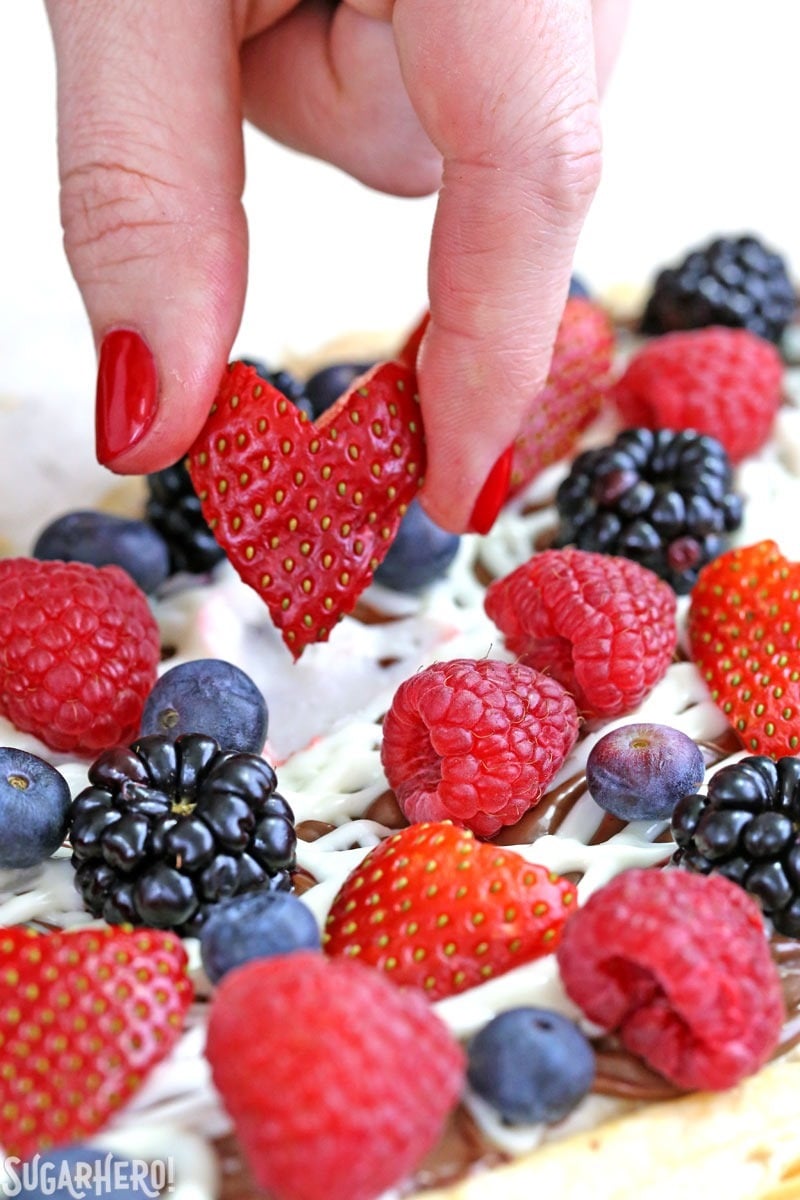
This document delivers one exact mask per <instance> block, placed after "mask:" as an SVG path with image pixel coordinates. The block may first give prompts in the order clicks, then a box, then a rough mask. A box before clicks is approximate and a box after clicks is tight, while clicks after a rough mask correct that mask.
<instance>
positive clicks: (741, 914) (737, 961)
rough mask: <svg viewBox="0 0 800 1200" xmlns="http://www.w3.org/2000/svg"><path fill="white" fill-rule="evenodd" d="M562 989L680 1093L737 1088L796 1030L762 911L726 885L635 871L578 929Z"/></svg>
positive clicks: (561, 954) (562, 949) (563, 949)
mask: <svg viewBox="0 0 800 1200" xmlns="http://www.w3.org/2000/svg"><path fill="white" fill-rule="evenodd" d="M558 965H559V967H560V970H561V978H562V980H563V982H564V986H565V987H566V989H567V992H568V994H569V996H570V997H571V999H572V1000H574V1001H575V1003H576V1004H578V1005H579V1006H580V1008H582V1009H583V1011H584V1013H585V1014H586V1016H587V1017H588V1018H589V1020H590V1021H593V1022H594V1023H595V1024H597V1025H600V1026H601V1028H603V1029H606V1030H612V1031H616V1032H617V1033H618V1035H619V1037H620V1040H621V1041H622V1044H623V1045H624V1046H625V1048H626V1049H627V1050H629V1051H630V1053H631V1054H635V1055H637V1056H638V1057H639V1058H642V1059H644V1061H645V1062H646V1063H647V1064H648V1065H649V1066H651V1067H652V1068H653V1069H654V1070H656V1071H658V1072H660V1074H662V1075H663V1076H664V1077H665V1078H667V1079H669V1080H671V1081H672V1082H673V1083H675V1084H677V1085H678V1087H681V1088H686V1089H687V1090H691V1089H698V1090H701V1089H710V1090H712V1091H716V1090H721V1089H723V1088H728V1087H732V1086H733V1085H734V1084H735V1083H738V1082H739V1081H740V1080H741V1079H744V1078H745V1076H747V1075H750V1074H752V1073H753V1072H754V1071H757V1070H758V1069H759V1068H760V1067H761V1066H763V1064H764V1063H765V1062H766V1061H767V1059H768V1058H769V1056H770V1054H771V1052H772V1051H773V1049H774V1048H775V1045H776V1043H777V1041H778V1037H779V1035H780V1031H781V1026H782V1024H783V1018H784V1008H783V996H782V991H781V984H780V979H779V976H778V972H777V969H776V967H775V966H774V964H773V961H772V958H771V956H770V950H769V943H768V941H767V939H766V937H765V935H764V928H763V922H762V918H761V914H760V912H759V911H758V906H757V905H756V904H755V902H754V901H753V900H751V899H750V897H749V896H748V895H746V893H745V892H743V891H742V889H741V888H739V887H737V886H736V885H735V884H733V883H731V882H730V881H729V880H727V879H723V878H722V877H721V876H719V875H711V876H705V875H692V874H690V873H689V872H688V871H672V870H666V871H655V870H645V869H637V870H632V871H624V872H623V873H622V874H621V875H618V876H617V877H616V878H615V879H612V881H611V882H610V883H608V884H606V886H605V887H603V888H600V890H599V891H597V892H595V893H594V894H593V895H592V896H590V898H589V899H588V900H587V901H586V903H585V905H584V906H583V907H582V908H581V909H579V910H578V911H577V912H576V913H575V915H574V916H573V917H572V919H571V920H570V921H569V922H568V924H567V927H566V929H565V930H564V936H563V939H562V941H561V945H560V946H559V949H558Z"/></svg>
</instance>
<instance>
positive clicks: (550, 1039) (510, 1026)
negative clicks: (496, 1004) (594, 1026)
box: [467, 1008, 595, 1125]
mask: <svg viewBox="0 0 800 1200" xmlns="http://www.w3.org/2000/svg"><path fill="white" fill-rule="evenodd" d="M467 1056H468V1061H467V1082H468V1083H469V1085H470V1087H471V1088H472V1090H473V1091H474V1092H476V1093H477V1094H478V1095H479V1096H480V1097H481V1099H482V1100H485V1101H486V1102H487V1104H490V1105H491V1106H492V1108H494V1109H495V1110H496V1111H497V1112H498V1113H499V1114H500V1116H501V1117H502V1118H503V1120H504V1121H505V1122H507V1123H508V1124H509V1125H527V1124H534V1123H537V1122H540V1121H543V1122H546V1123H547V1124H553V1123H554V1122H556V1121H560V1120H562V1119H563V1118H564V1117H566V1116H567V1114H568V1113H570V1112H572V1110H573V1108H574V1107H575V1105H576V1104H577V1103H578V1102H579V1101H580V1100H582V1099H583V1097H584V1096H585V1095H586V1093H587V1092H588V1091H589V1089H590V1087H591V1086H592V1083H593V1081H594V1075H595V1058H594V1051H593V1050H592V1047H591V1045H590V1043H589V1042H588V1040H587V1039H586V1038H585V1037H584V1035H583V1034H582V1033H581V1031H580V1029H578V1027H577V1025H576V1024H575V1023H574V1021H569V1020H567V1018H566V1017H562V1016H561V1015H560V1014H559V1013H556V1012H551V1011H549V1010H548V1009H542V1008H510V1009H508V1010H507V1011H506V1012H503V1013H500V1015H499V1016H497V1017H494V1018H493V1019H492V1020H491V1021H489V1023H488V1024H487V1025H484V1027H483V1029H481V1030H479V1032H478V1033H477V1034H476V1035H475V1037H474V1038H473V1039H472V1040H471V1042H470V1043H469V1045H468V1047H467Z"/></svg>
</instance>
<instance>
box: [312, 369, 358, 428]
mask: <svg viewBox="0 0 800 1200" xmlns="http://www.w3.org/2000/svg"><path fill="white" fill-rule="evenodd" d="M373 365H374V364H373V363H363V362H361V363H350V362H340V363H331V364H330V365H329V366H327V367H322V368H321V370H319V371H315V372H314V374H313V375H311V376H310V377H309V378H308V379H307V380H306V395H307V396H308V399H309V401H310V403H311V416H312V417H321V416H322V414H323V413H324V412H327V411H328V409H329V408H332V407H333V405H334V404H335V403H336V401H337V400H338V399H339V397H340V396H343V395H344V393H345V392H346V391H347V390H348V389H349V388H350V386H351V384H352V382H353V380H354V379H358V378H359V377H360V376H361V375H366V373H367V371H369V370H371V369H372V367H373Z"/></svg>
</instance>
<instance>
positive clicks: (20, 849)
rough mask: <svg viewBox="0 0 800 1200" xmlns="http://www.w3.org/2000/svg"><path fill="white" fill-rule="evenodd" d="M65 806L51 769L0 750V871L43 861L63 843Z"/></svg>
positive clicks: (62, 785) (66, 797) (63, 789)
mask: <svg viewBox="0 0 800 1200" xmlns="http://www.w3.org/2000/svg"><path fill="white" fill-rule="evenodd" d="M70 802H71V797H70V791H69V786H68V785H67V781H66V779H65V778H64V776H63V775H62V774H61V773H60V772H59V771H57V770H56V769H55V767H51V766H50V763H48V762H45V761H44V759H41V758H37V757H36V755H35V754H28V753H26V751H25V750H16V749H14V748H13V747H11V746H0V867H35V866H36V865H37V864H38V863H41V862H44V860H45V859H46V858H49V857H50V855H51V854H53V852H54V851H55V850H57V849H58V847H59V846H60V845H61V843H62V842H63V840H64V836H65V834H66V830H67V814H68V811H69V806H70Z"/></svg>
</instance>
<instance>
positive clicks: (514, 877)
mask: <svg viewBox="0 0 800 1200" xmlns="http://www.w3.org/2000/svg"><path fill="white" fill-rule="evenodd" d="M575 896H576V893H575V887H574V885H573V884H571V883H569V881H568V880H566V879H562V878H561V877H560V876H558V875H555V874H554V873H553V872H552V871H548V870H546V869H545V868H544V867H541V866H538V865H537V864H534V863H529V862H527V861H526V860H525V859H524V858H522V857H521V856H520V855H519V854H515V853H514V851H513V850H505V849H501V848H500V847H498V846H493V845H490V844H488V843H485V842H477V841H475V838H474V837H473V835H472V834H471V833H470V832H469V831H468V830H464V829H458V828H457V827H456V826H455V825H451V824H449V822H441V823H436V824H422V825H410V826H409V827H408V828H406V829H402V830H400V831H399V832H398V833H395V834H393V835H392V836H391V837H389V838H387V839H386V840H385V841H384V842H381V844H380V845H379V846H376V847H375V849H374V850H371V851H370V853H369V854H368V855H367V856H366V858H365V859H364V861H363V862H362V863H361V866H360V867H358V868H357V869H356V870H355V871H354V872H353V873H352V874H351V875H350V876H349V877H348V878H347V879H346V880H345V882H344V884H343V886H342V888H341V889H340V891H339V893H338V895H337V896H336V898H335V900H334V902H333V905H332V906H331V910H330V914H329V916H328V921H327V925H326V928H325V933H324V935H323V948H324V949H325V952H326V953H327V954H329V955H332V956H334V957H337V956H340V955H358V958H359V961H360V962H363V963H367V964H369V965H370V966H374V967H379V968H380V969H381V970H382V971H385V972H386V973H387V974H388V975H389V977H390V978H391V979H392V981H393V982H394V983H395V984H398V985H400V986H404V987H414V988H420V989H421V990H422V991H424V992H425V994H426V995H427V996H428V998H429V999H431V1000H439V999H441V998H442V997H443V996H452V995H455V994H456V993H457V992H463V991H466V989H467V988H471V987H475V986H476V985H477V984H479V983H484V982H485V981H486V980H487V979H490V978H492V977H494V976H496V975H502V974H504V973H505V972H506V971H510V970H511V968H512V967H518V966H520V964H522V963H525V962H531V961H532V960H533V959H535V958H541V957H543V956H544V955H546V954H550V953H552V951H553V950H554V949H555V947H556V946H557V945H558V941H559V938H560V937H561V932H562V929H563V927H564V924H565V922H566V920H567V917H568V916H569V915H570V913H571V912H572V910H573V908H574V907H575V903H576V898H575Z"/></svg>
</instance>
